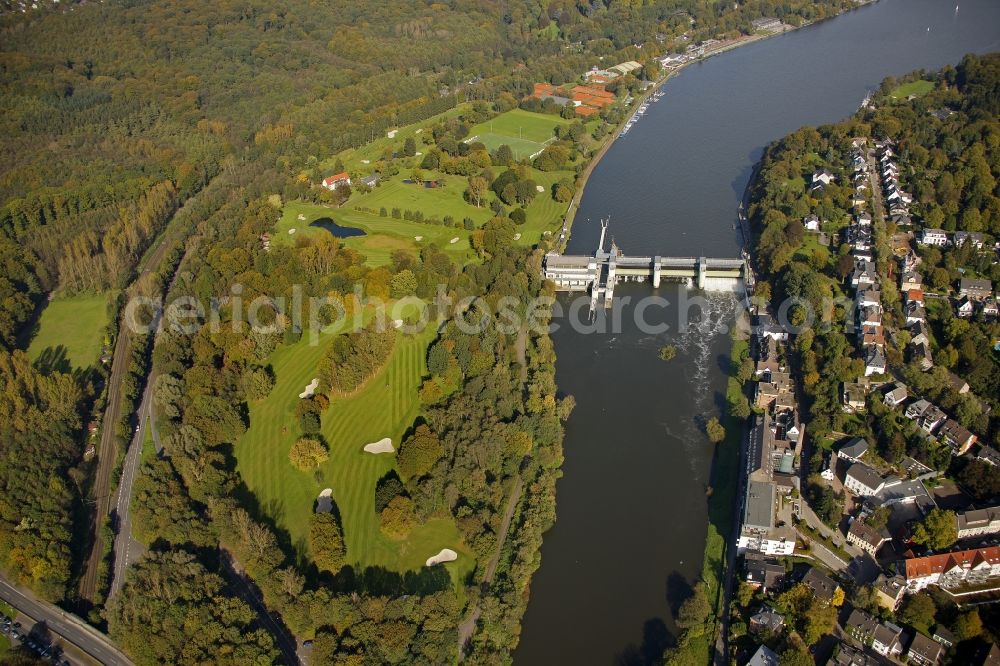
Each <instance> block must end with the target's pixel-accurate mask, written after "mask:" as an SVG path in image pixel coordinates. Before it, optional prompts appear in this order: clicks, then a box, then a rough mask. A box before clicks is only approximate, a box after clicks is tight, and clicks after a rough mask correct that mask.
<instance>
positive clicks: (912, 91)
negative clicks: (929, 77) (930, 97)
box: [889, 79, 934, 100]
mask: <svg viewBox="0 0 1000 666" xmlns="http://www.w3.org/2000/svg"><path fill="white" fill-rule="evenodd" d="M932 90H934V82H933V81H924V80H923V79H921V80H919V81H911V82H909V83H904V84H902V85H899V86H896V87H895V88H893V90H892V92H891V93H889V97H891V98H892V99H897V100H898V99H906V98H907V97H909V96H910V95H913V96H914V97H923V96H924V95H926V94H927V93H929V92H930V91H932Z"/></svg>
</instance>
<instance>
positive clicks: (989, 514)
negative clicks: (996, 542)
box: [955, 506, 1000, 539]
mask: <svg viewBox="0 0 1000 666" xmlns="http://www.w3.org/2000/svg"><path fill="white" fill-rule="evenodd" d="M955 524H956V527H957V528H958V538H959V539H971V538H972V537H978V536H984V535H989V534H1000V506H989V507H986V508H985V509H969V510H968V511H959V512H957V513H956V514H955Z"/></svg>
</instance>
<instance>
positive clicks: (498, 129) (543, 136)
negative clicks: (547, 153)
mask: <svg viewBox="0 0 1000 666" xmlns="http://www.w3.org/2000/svg"><path fill="white" fill-rule="evenodd" d="M569 122H570V121H568V120H565V119H563V118H560V117H559V116H553V115H549V114H546V113H532V112H530V111H524V110H522V109H514V110H513V111H508V112H506V113H501V114H500V115H499V116H497V117H496V118H493V119H492V120H487V121H486V122H483V123H480V124H478V125H476V126H475V127H473V128H472V130H471V131H470V132H469V138H468V139H466V142H467V143H473V142H480V143H482V144H483V145H484V146H486V148H487V150H490V151H493V150H496V149H497V148H499V147H500V146H502V145H504V144H507V145H508V146H510V149H511V150H512V151H513V152H514V157H515V158H517V159H522V158H524V157H531V156H532V155H534V154H536V153H538V152H540V151H542V150H543V149H544V148H545V145H546V144H547V143H549V142H551V141H552V140H553V139H555V128H556V127H558V126H561V125H568V124H569Z"/></svg>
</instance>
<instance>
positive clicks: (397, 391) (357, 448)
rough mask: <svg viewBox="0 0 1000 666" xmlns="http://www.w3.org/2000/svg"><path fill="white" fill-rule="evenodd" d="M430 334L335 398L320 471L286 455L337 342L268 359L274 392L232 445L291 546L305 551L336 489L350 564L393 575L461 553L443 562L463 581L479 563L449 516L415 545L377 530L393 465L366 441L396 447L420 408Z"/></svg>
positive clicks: (402, 347) (405, 340) (403, 343)
mask: <svg viewBox="0 0 1000 666" xmlns="http://www.w3.org/2000/svg"><path fill="white" fill-rule="evenodd" d="M433 335H434V332H433V330H428V331H426V332H424V333H422V334H420V335H417V336H404V335H401V336H400V337H399V338H398V340H397V342H396V348H395V350H394V351H393V354H392V357H391V359H390V361H389V362H388V363H387V364H386V367H384V368H383V369H382V370H381V371H380V372H379V373H378V374H377V375H376V376H375V377H373V378H372V379H371V380H370V381H369V382H368V383H367V384H366V385H365V386H364V388H363V389H362V390H361V391H359V392H358V393H356V394H354V395H352V396H350V397H348V398H338V399H335V400H333V401H331V405H330V408H329V409H328V410H327V412H326V413H325V414H324V415H323V419H322V429H323V435H324V437H325V438H326V441H327V443H328V444H329V445H330V459H329V460H328V461H327V462H326V463H325V464H323V465H322V466H321V467H320V469H319V470H317V471H315V472H300V471H298V470H296V469H295V468H294V467H292V465H291V463H289V461H288V451H289V449H290V448H291V446H292V444H293V443H294V441H295V440H296V439H297V438H298V436H299V426H298V421H297V419H296V417H295V406H296V404H297V403H298V400H299V398H298V394H299V392H300V391H302V389H303V387H304V386H305V385H306V384H307V383H309V381H311V380H312V378H313V377H315V376H316V367H317V366H318V364H319V361H320V359H321V357H322V356H323V353H324V352H325V350H326V348H327V347H328V345H329V343H330V341H331V340H332V338H333V336H332V335H325V336H322V337H321V341H320V344H318V345H316V346H310V345H309V344H308V341H307V340H305V339H304V340H302V341H301V342H299V343H298V344H295V345H292V346H288V347H283V348H281V349H279V350H278V351H276V352H275V353H274V354H273V355H272V357H271V364H272V367H273V368H274V371H275V375H276V378H277V382H276V384H275V387H274V389H273V391H272V392H271V395H270V396H269V397H268V398H267V399H265V400H262V401H260V402H258V403H255V404H253V405H251V407H250V423H251V426H250V429H249V431H248V432H247V434H246V435H245V436H244V437H243V438H242V440H241V441H240V443H239V444H238V446H237V447H236V458H237V462H238V466H239V470H240V474H241V475H242V477H243V479H244V480H245V481H246V483H247V486H248V487H249V488H250V490H251V491H252V492H253V493H254V495H255V496H256V497H257V499H258V501H259V502H260V505H261V507H262V508H263V510H264V511H265V512H266V513H267V514H268V515H269V516H270V517H271V518H272V519H274V520H275V521H276V522H277V523H278V524H279V525H280V526H281V527H283V528H284V529H285V530H287V531H288V533H289V534H290V536H291V538H292V542H293V545H294V546H295V548H296V549H297V550H298V551H299V552H301V553H306V552H307V551H308V545H307V534H308V526H309V517H310V516H311V515H312V512H313V507H314V502H315V499H316V497H317V496H318V495H319V493H320V491H321V490H323V489H324V488H332V489H333V498H334V501H335V502H336V504H337V507H338V509H339V511H340V514H341V518H342V521H343V526H344V534H345V538H346V541H347V547H348V559H349V560H350V561H351V562H352V563H355V564H357V565H360V566H362V567H365V566H384V567H386V568H388V569H391V570H394V571H406V570H411V569H418V568H419V567H421V566H423V564H424V560H426V559H427V558H428V557H430V556H431V555H434V554H436V553H437V552H438V551H439V550H440V549H441V548H445V547H448V548H453V549H454V550H456V551H457V552H459V553H460V557H459V559H458V561H456V562H455V563H454V564H448V565H446V566H447V567H448V568H449V570H450V571H451V573H452V576H453V577H454V578H455V579H456V580H457V579H460V578H461V577H464V576H465V575H466V573H468V572H469V571H470V570H471V569H472V568H473V566H474V564H475V560H474V558H473V556H472V554H471V552H470V551H469V550H468V548H466V547H465V545H464V544H462V542H461V538H460V535H459V532H458V529H457V527H456V526H455V524H454V522H453V521H452V520H451V519H450V518H447V519H432V520H430V521H428V522H427V523H425V524H424V525H421V526H419V527H418V528H416V529H415V530H414V531H413V533H412V534H411V535H410V536H409V538H407V539H405V540H402V541H395V540H393V539H390V538H388V537H386V536H385V535H384V534H383V533H382V532H381V530H380V529H379V522H378V516H377V514H376V513H375V510H374V497H375V485H376V483H377V482H378V480H379V478H381V477H382V476H383V475H385V474H386V473H387V472H389V471H390V470H391V469H393V468H394V467H395V457H394V456H392V455H378V456H376V455H372V454H368V453H364V452H363V451H362V448H363V447H364V445H365V444H367V443H370V442H374V441H377V440H379V439H381V438H383V437H390V438H392V442H393V444H394V445H396V446H398V444H399V442H400V440H401V438H402V436H403V434H404V432H405V431H406V429H407V428H409V427H410V425H411V424H412V423H413V421H414V418H415V417H416V416H417V413H418V411H419V402H418V397H417V389H418V387H419V385H420V381H421V378H422V376H423V375H424V373H425V371H426V369H425V362H424V357H425V353H426V349H427V345H428V344H429V343H430V341H431V339H432V338H433Z"/></svg>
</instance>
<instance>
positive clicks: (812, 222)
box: [802, 214, 819, 231]
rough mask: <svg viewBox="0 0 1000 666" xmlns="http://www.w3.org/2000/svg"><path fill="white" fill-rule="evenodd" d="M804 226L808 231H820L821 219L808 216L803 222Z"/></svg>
mask: <svg viewBox="0 0 1000 666" xmlns="http://www.w3.org/2000/svg"><path fill="white" fill-rule="evenodd" d="M802 226H804V227H805V228H806V231H819V218H818V217H816V215H815V214H813V215H807V216H806V217H805V219H803V220H802Z"/></svg>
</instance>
